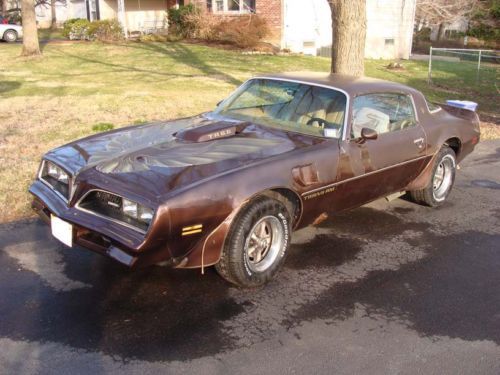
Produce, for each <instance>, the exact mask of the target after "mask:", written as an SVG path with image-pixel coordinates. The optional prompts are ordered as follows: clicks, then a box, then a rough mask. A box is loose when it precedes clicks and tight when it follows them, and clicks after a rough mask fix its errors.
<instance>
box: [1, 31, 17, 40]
mask: <svg viewBox="0 0 500 375" xmlns="http://www.w3.org/2000/svg"><path fill="white" fill-rule="evenodd" d="M3 40H5V41H6V42H7V43H14V42H15V41H16V40H17V32H16V31H15V30H7V31H6V32H5V33H4V34H3Z"/></svg>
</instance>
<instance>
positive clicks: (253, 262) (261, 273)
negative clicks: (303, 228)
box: [215, 196, 291, 288]
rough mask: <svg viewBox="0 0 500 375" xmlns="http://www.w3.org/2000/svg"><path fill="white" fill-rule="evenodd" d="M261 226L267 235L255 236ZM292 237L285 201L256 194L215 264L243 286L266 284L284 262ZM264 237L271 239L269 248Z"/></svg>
mask: <svg viewBox="0 0 500 375" xmlns="http://www.w3.org/2000/svg"><path fill="white" fill-rule="evenodd" d="M261 229H264V230H263V233H264V235H263V237H266V236H268V237H266V238H267V239H264V240H261V239H260V238H258V239H257V238H256V237H255V235H256V231H260V230H261ZM252 235H254V236H252ZM290 239H291V220H290V214H289V212H288V210H287V208H286V207H285V205H284V204H283V203H281V202H280V201H278V200H276V199H272V198H269V197H265V196H261V197H257V198H255V199H253V200H252V201H250V202H249V203H248V204H246V205H245V207H243V208H242V210H241V211H240V212H239V213H238V215H237V216H236V217H235V219H234V221H233V223H232V225H231V228H230V229H229V233H228V236H227V238H226V241H225V243H224V247H223V249H222V255H221V258H220V261H219V263H217V264H216V266H215V268H216V270H217V272H218V273H219V275H221V276H222V277H223V278H224V279H226V280H227V281H229V282H231V283H233V284H236V285H238V286H240V287H245V288H251V287H257V286H260V285H263V284H265V283H267V282H269V281H270V280H271V279H272V278H273V277H274V276H275V275H276V273H277V272H278V271H279V269H280V268H281V266H282V265H283V263H284V261H285V258H286V255H287V253H288V248H289V247H290ZM259 241H260V242H259ZM262 241H264V243H266V241H267V242H269V244H268V245H267V251H266V245H262V244H263V242H262ZM256 243H257V244H256ZM252 249H253V251H252ZM258 249H262V250H258ZM256 253H257V254H259V256H256V255H255V254H256ZM262 254H265V255H262ZM261 256H262V257H261Z"/></svg>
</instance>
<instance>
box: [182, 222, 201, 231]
mask: <svg viewBox="0 0 500 375" xmlns="http://www.w3.org/2000/svg"><path fill="white" fill-rule="evenodd" d="M202 227H203V224H198V225H193V226H190V227H184V228H182V231H183V232H185V231H188V230H193V229H200V228H202Z"/></svg>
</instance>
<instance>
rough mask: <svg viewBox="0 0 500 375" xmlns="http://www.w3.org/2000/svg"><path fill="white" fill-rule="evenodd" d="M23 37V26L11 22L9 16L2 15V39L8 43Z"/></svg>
mask: <svg viewBox="0 0 500 375" xmlns="http://www.w3.org/2000/svg"><path fill="white" fill-rule="evenodd" d="M22 37H23V27H22V26H19V25H15V24H13V23H9V20H8V19H7V18H3V17H1V16H0V39H1V40H3V41H5V42H7V43H14V42H15V41H17V40H18V39H20V38H22Z"/></svg>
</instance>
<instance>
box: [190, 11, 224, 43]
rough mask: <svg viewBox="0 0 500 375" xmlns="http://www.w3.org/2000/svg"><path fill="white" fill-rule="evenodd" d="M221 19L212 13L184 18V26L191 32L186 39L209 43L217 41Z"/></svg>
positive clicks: (192, 14)
mask: <svg viewBox="0 0 500 375" xmlns="http://www.w3.org/2000/svg"><path fill="white" fill-rule="evenodd" d="M220 23H221V18H220V17H218V16H214V15H213V14H211V13H201V12H195V13H190V14H186V15H185V16H184V25H186V27H187V29H188V30H189V33H187V34H188V35H185V36H186V37H189V38H193V39H201V40H208V41H215V40H217V36H218V32H217V30H218V28H219V25H220Z"/></svg>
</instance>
